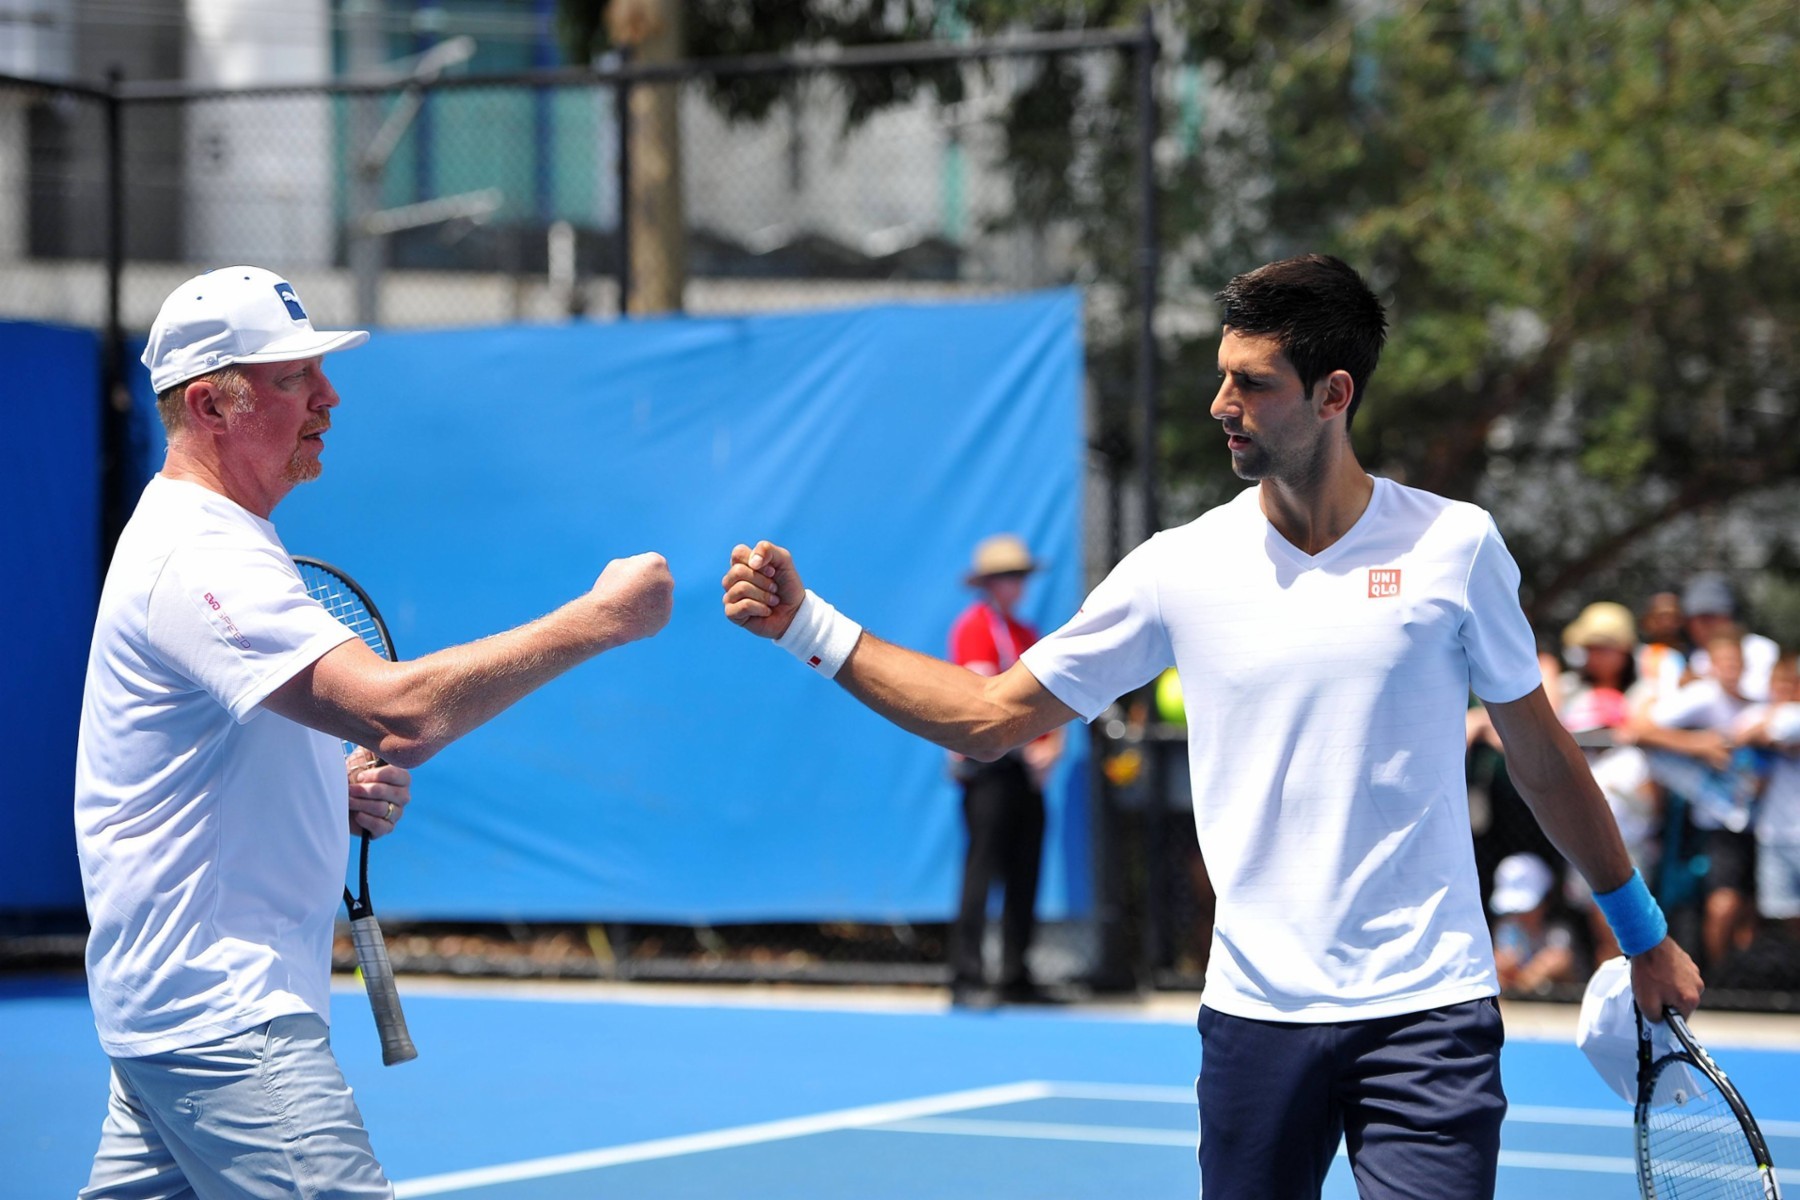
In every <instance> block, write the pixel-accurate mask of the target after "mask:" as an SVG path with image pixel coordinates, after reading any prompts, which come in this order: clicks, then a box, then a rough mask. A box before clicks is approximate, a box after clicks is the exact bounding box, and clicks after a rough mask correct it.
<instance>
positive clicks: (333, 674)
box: [263, 554, 673, 767]
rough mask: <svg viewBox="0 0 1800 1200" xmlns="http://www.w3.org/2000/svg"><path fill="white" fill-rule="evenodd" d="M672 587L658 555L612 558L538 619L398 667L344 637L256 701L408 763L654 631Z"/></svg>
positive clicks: (660, 623)
mask: <svg viewBox="0 0 1800 1200" xmlns="http://www.w3.org/2000/svg"><path fill="white" fill-rule="evenodd" d="M672 590H673V581H672V580H671V579H670V578H669V572H668V567H667V564H665V563H664V562H663V560H662V556H661V555H657V554H639V555H633V556H632V557H630V558H624V559H614V560H613V561H612V562H610V563H608V564H607V566H606V569H605V570H604V571H602V572H601V573H600V578H599V579H598V580H596V581H595V583H594V586H593V588H592V589H590V590H589V591H588V592H587V593H586V594H585V595H583V596H580V597H578V598H577V599H574V600H571V601H569V602H568V603H567V604H565V605H563V606H562V607H561V608H559V609H557V610H556V611H554V612H552V613H550V614H549V615H548V616H544V617H540V618H538V619H537V620H535V621H532V622H530V623H528V624H525V625H521V626H519V627H518V628H516V629H509V630H507V631H506V632H504V633H497V634H495V635H493V636H492V637H488V638H483V639H481V640H480V641H477V642H469V643H467V644H465V645H461V646H452V647H450V648H449V649H446V650H440V651H437V652H436V653H434V654H428V655H425V656H424V657H423V658H418V659H413V660H410V661H408V662H401V663H390V662H387V661H386V660H384V659H382V658H381V657H379V656H378V655H376V654H375V653H374V652H373V651H372V650H370V649H369V648H368V647H367V646H365V645H363V643H362V641H361V640H360V639H356V638H352V639H349V640H348V641H345V642H343V643H342V644H340V645H339V646H337V647H336V648H334V649H332V650H330V651H329V652H327V653H326V654H325V655H324V657H322V658H320V659H319V660H318V661H317V662H315V663H313V664H312V665H310V666H309V667H307V668H306V669H305V670H303V671H301V672H300V673H298V674H297V675H295V676H294V678H292V679H290V680H288V681H287V682H286V683H284V684H282V685H281V687H279V688H277V689H276V690H275V691H274V692H273V693H272V694H271V695H270V696H269V697H268V698H267V699H266V700H264V701H263V704H264V707H266V708H268V709H270V710H271V711H273V712H275V713H278V714H280V715H281V716H284V717H286V718H288V719H289V720H291V721H297V722H299V723H300V724H302V725H306V726H309V727H311V728H313V729H318V730H322V731H324V732H326V733H329V734H332V735H333V736H335V737H340V738H342V739H343V740H345V741H347V742H354V743H356V744H357V745H359V746H366V747H368V748H369V749H371V750H374V751H376V752H377V753H379V754H380V755H381V756H382V757H383V758H385V759H387V760H388V761H389V762H394V763H398V764H400V765H401V766H403V767H414V766H417V765H419V764H420V763H422V762H424V761H425V760H426V759H428V758H430V757H431V756H432V755H434V754H436V753H437V752H438V751H439V750H442V749H443V748H444V747H445V746H447V745H449V744H450V743H451V742H453V741H455V740H456V739H457V738H459V737H462V736H463V735H464V734H466V733H468V732H469V731H470V730H472V729H474V728H475V727H476V726H478V725H480V724H481V723H482V722H484V721H487V720H489V719H491V718H492V717H494V716H495V715H496V714H498V713H500V712H502V711H504V710H505V709H506V708H508V707H510V706H511V705H513V704H515V703H517V702H518V701H519V700H520V699H521V698H523V697H524V696H525V695H526V693H528V692H530V691H532V690H533V689H535V688H538V687H541V686H543V685H544V684H546V683H548V682H549V681H550V680H552V679H554V678H556V677H557V676H558V675H561V674H562V673H563V672H564V671H567V670H569V669H570V668H571V667H574V666H576V665H578V664H580V663H583V662H585V661H587V660H588V659H590V658H592V657H594V656H595V655H596V654H600V653H601V652H603V651H605V650H608V649H611V648H612V647H614V646H619V645H623V644H624V643H626V642H631V641H636V640H637V639H639V638H644V637H649V636H651V635H653V634H654V633H656V632H657V631H658V630H659V629H661V628H662V627H663V626H664V625H665V624H666V623H667V622H668V619H669V607H670V599H671V593H672Z"/></svg>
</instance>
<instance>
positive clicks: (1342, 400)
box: [1313, 370, 1356, 420]
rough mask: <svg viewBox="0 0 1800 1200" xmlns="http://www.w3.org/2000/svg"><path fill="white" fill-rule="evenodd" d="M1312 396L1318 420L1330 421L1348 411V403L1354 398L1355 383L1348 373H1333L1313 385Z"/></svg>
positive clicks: (1341, 371) (1339, 371)
mask: <svg viewBox="0 0 1800 1200" xmlns="http://www.w3.org/2000/svg"><path fill="white" fill-rule="evenodd" d="M1313 396H1314V397H1315V398H1316V399H1317V401H1318V405H1319V418H1320V419H1321V420H1330V419H1331V418H1332V417H1335V416H1337V415H1338V414H1340V413H1342V412H1345V411H1347V410H1348V409H1349V407H1350V401H1352V400H1354V399H1355V398H1356V381H1355V380H1354V379H1352V378H1350V372H1348V371H1343V370H1338V371H1333V372H1332V373H1331V374H1329V375H1327V376H1325V378H1323V379H1321V380H1319V382H1317V383H1315V384H1313Z"/></svg>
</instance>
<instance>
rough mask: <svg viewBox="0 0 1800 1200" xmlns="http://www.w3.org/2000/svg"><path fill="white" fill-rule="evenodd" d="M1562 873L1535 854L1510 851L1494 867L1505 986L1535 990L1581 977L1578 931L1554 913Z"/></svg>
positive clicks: (1498, 965) (1497, 953)
mask: <svg viewBox="0 0 1800 1200" xmlns="http://www.w3.org/2000/svg"><path fill="white" fill-rule="evenodd" d="M1555 884H1556V872H1555V871H1553V870H1551V868H1550V864H1549V863H1547V862H1545V861H1544V860H1543V859H1541V858H1539V857H1538V856H1537V855H1535V854H1529V853H1521V854H1509V855H1507V856H1506V857H1505V858H1503V859H1501V860H1500V862H1499V865H1497V866H1496V867H1495V868H1494V890H1493V892H1492V894H1491V895H1489V897H1488V911H1490V912H1492V913H1493V914H1494V966H1495V969H1496V970H1497V971H1498V972H1499V976H1500V986H1501V987H1502V988H1503V989H1505V990H1506V991H1508V992H1511V993H1515V994H1522V995H1531V994H1533V993H1536V992H1541V991H1543V990H1544V989H1545V988H1547V987H1548V986H1549V985H1551V984H1554V983H1565V982H1568V981H1569V980H1571V979H1573V978H1575V973H1576V956H1575V933H1574V930H1572V929H1571V928H1570V927H1569V925H1568V923H1567V922H1565V921H1561V920H1558V919H1555V918H1554V917H1552V915H1551V908H1552V907H1553V906H1552V899H1553V896H1552V889H1553V888H1554V886H1555Z"/></svg>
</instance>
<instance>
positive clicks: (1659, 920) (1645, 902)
mask: <svg viewBox="0 0 1800 1200" xmlns="http://www.w3.org/2000/svg"><path fill="white" fill-rule="evenodd" d="M1594 903H1596V904H1598V905H1599V906H1600V911H1601V912H1602V913H1604V914H1606V923H1607V924H1608V925H1611V926H1612V931H1613V936H1614V937H1616V938H1618V939H1619V949H1620V950H1622V951H1624V953H1625V957H1627V958H1632V957H1635V956H1636V955H1639V954H1642V953H1643V952H1644V951H1646V950H1648V949H1650V948H1651V947H1652V946H1655V945H1656V944H1657V943H1658V942H1660V941H1662V940H1663V939H1664V938H1665V937H1667V936H1669V921H1668V918H1666V917H1664V916H1663V910H1662V908H1661V906H1659V905H1658V904H1657V903H1656V898H1655V897H1654V896H1652V895H1651V894H1650V889H1649V888H1647V887H1645V886H1644V877H1643V875H1642V874H1640V873H1639V872H1638V871H1637V869H1636V868H1633V869H1632V872H1631V878H1630V879H1627V880H1626V881H1625V882H1624V883H1622V884H1620V885H1619V886H1618V887H1616V888H1614V889H1613V890H1612V891H1610V892H1605V893H1599V892H1596V893H1595V894H1594Z"/></svg>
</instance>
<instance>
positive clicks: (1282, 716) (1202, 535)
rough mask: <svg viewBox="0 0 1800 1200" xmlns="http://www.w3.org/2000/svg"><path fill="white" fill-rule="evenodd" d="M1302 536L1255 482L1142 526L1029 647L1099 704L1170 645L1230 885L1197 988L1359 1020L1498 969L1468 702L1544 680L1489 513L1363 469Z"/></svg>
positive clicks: (1216, 869) (1041, 668) (1305, 1018)
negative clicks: (1357, 501) (1361, 500)
mask: <svg viewBox="0 0 1800 1200" xmlns="http://www.w3.org/2000/svg"><path fill="white" fill-rule="evenodd" d="M1374 483H1375V489H1374V493H1373V495H1372V496H1371V497H1370V500H1369V506H1368V508H1367V510H1365V511H1364V513H1363V515H1362V517H1361V519H1360V520H1358V521H1357V523H1356V525H1355V526H1354V527H1352V528H1351V529H1350V531H1349V532H1348V533H1346V534H1345V535H1344V537H1343V538H1341V539H1340V540H1339V541H1338V542H1336V543H1335V544H1334V545H1332V546H1330V547H1328V548H1327V549H1326V550H1325V551H1324V552H1323V553H1321V554H1318V555H1307V554H1304V553H1302V552H1301V551H1300V550H1299V549H1297V548H1296V547H1294V546H1293V545H1292V544H1291V543H1289V542H1288V541H1287V540H1286V539H1285V538H1283V537H1282V536H1281V535H1280V534H1279V533H1277V532H1276V531H1275V528H1274V527H1273V526H1272V525H1271V524H1270V523H1269V522H1268V520H1267V519H1266V518H1265V517H1264V516H1263V514H1262V510H1261V508H1260V507H1259V505H1258V498H1257V491H1256V489H1254V488H1252V489H1249V490H1247V491H1245V492H1244V493H1242V494H1241V495H1240V496H1238V497H1237V498H1236V499H1235V500H1233V501H1231V502H1230V503H1228V504H1225V505H1222V506H1221V507H1219V508H1216V509H1214V510H1212V511H1211V512H1209V513H1207V514H1206V515H1205V516H1203V517H1201V518H1200V519H1199V520H1197V521H1195V522H1193V523H1192V524H1190V525H1186V526H1184V527H1182V528H1180V529H1175V530H1170V531H1167V532H1164V533H1160V534H1158V535H1156V536H1155V537H1153V538H1151V539H1150V541H1148V542H1146V543H1145V544H1144V545H1142V546H1140V547H1138V548H1137V549H1136V550H1135V551H1133V552H1132V553H1131V554H1130V555H1128V556H1127V557H1126V559H1125V560H1124V561H1123V562H1121V563H1120V564H1119V566H1118V567H1117V568H1116V569H1115V570H1114V571H1113V573H1112V574H1111V575H1110V576H1108V577H1107V578H1106V580H1105V581H1103V582H1102V583H1101V584H1100V586H1099V587H1097V588H1096V589H1094V592H1093V594H1092V595H1090V596H1089V597H1088V599H1087V603H1086V604H1085V605H1083V607H1082V609H1081V611H1080V612H1079V613H1077V614H1076V616H1075V617H1074V619H1072V620H1071V621H1070V622H1069V623H1068V624H1067V625H1065V626H1064V627H1063V628H1061V629H1059V630H1057V631H1056V632H1055V633H1054V634H1052V635H1051V636H1049V637H1047V638H1045V639H1044V640H1043V641H1041V642H1039V643H1038V644H1037V645H1036V646H1034V647H1032V648H1031V649H1030V650H1027V651H1026V652H1025V653H1024V655H1023V656H1022V660H1023V661H1024V663H1025V664H1026V666H1027V667H1028V668H1029V669H1030V670H1031V672H1032V674H1033V675H1035V676H1036V677H1037V678H1038V680H1039V681H1040V682H1042V683H1043V685H1044V686H1045V687H1046V688H1048V689H1049V690H1050V692H1051V693H1053V694H1054V695H1055V696H1056V697H1057V698H1058V699H1060V700H1062V701H1063V702H1064V703H1065V704H1067V705H1068V706H1069V707H1070V708H1073V709H1074V710H1075V711H1076V712H1079V713H1081V714H1082V715H1083V716H1084V717H1086V718H1088V719H1090V720H1091V719H1093V717H1094V716H1095V715H1097V714H1098V713H1099V712H1100V711H1101V710H1102V709H1104V708H1105V707H1106V706H1107V705H1108V704H1109V703H1111V702H1112V701H1113V700H1114V699H1115V698H1117V697H1118V696H1119V695H1121V694H1123V693H1124V692H1127V691H1129V690H1131V689H1132V688H1135V687H1138V686H1140V685H1142V684H1143V683H1145V682H1147V681H1148V680H1150V679H1152V678H1154V677H1155V676H1156V674H1157V673H1158V672H1160V671H1161V670H1163V669H1164V668H1165V667H1167V666H1170V665H1171V664H1172V665H1174V666H1175V668H1176V669H1177V671H1178V672H1179V674H1180V678H1181V686H1182V692H1183V695H1184V697H1185V699H1186V703H1187V721H1188V757H1189V763H1190V769H1191V773H1192V778H1193V793H1194V819H1195V825H1196V828H1197V829H1198V831H1199V837H1200V847H1201V851H1202V853H1203V854H1204V855H1205V857H1206V864H1207V868H1208V870H1209V872H1210V873H1211V876H1212V882H1213V885H1214V887H1215V888H1216V889H1217V891H1218V896H1219V903H1218V915H1217V920H1216V923H1215V925H1214V928H1213V949H1212V958H1211V965H1210V966H1209V968H1208V970H1207V976H1206V988H1205V993H1204V995H1203V996H1202V1001H1203V1003H1205V1004H1206V1005H1208V1006H1209V1007H1211V1008H1213V1009H1216V1010H1217V1011H1219V1012H1224V1013H1229V1014H1232V1015H1236V1016H1243V1017H1251V1018H1262V1019H1273V1020H1283V1021H1300V1022H1324V1021H1347V1020H1361V1019H1365V1018H1372V1017H1380V1016H1389V1015H1395V1014H1400V1013H1407V1012H1418V1011H1423V1010H1425V1009H1429V1008H1437V1007H1440V1006H1443V1005H1447V1004H1457V1003H1461V1002H1463V1001H1466V1000H1473V999H1477V998H1479V997H1483V996H1491V995H1493V994H1495V992H1496V991H1497V987H1496V982H1495V974H1494V959H1493V948H1492V945H1491V944H1490V942H1489V937H1488V927H1487V921H1486V917H1485V914H1484V913H1483V912H1482V907H1481V896H1480V892H1479V888H1478V885H1477V879H1476V872H1475V861H1474V850H1473V845H1472V840H1471V836H1470V831H1469V811H1468V787H1467V784H1466V781H1465V773H1464V753H1465V751H1464V732H1463V730H1464V723H1463V722H1464V713H1465V712H1466V710H1467V708H1468V698H1469V693H1470V691H1471V689H1472V690H1473V691H1474V692H1475V694H1476V695H1477V696H1480V697H1481V698H1482V699H1485V700H1489V701H1494V702H1505V701H1510V700H1517V699H1519V698H1520V697H1521V696H1524V695H1526V694H1528V693H1529V692H1530V691H1531V690H1532V689H1534V688H1536V687H1539V686H1540V685H1541V684H1542V681H1543V677H1542V674H1541V672H1540V670H1539V668H1538V660H1537V650H1536V646H1535V644H1534V640H1533V637H1532V633H1531V628H1530V626H1529V625H1528V624H1527V623H1526V621H1525V616H1524V614H1523V613H1522V612H1521V611H1520V608H1519V600H1518V585H1519V572H1518V568H1517V566H1515V565H1514V563H1513V560H1512V556H1511V555H1510V554H1508V553H1507V550H1506V547H1505V545H1504V543H1502V541H1501V539H1500V535H1499V533H1498V532H1497V531H1496V530H1495V528H1494V525H1493V521H1492V520H1491V519H1490V518H1489V517H1488V515H1487V513H1485V512H1483V511H1482V510H1481V509H1479V508H1476V507H1475V506H1473V505H1469V504H1460V503H1453V502H1451V501H1448V500H1445V499H1442V498H1441V497H1438V496H1434V495H1431V494H1430V493H1428V492H1421V491H1417V490H1414V489H1412V488H1406V487H1402V486H1400V485H1398V484H1395V483H1392V482H1389V481H1388V480H1384V479H1377V480H1375V481H1374Z"/></svg>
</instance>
